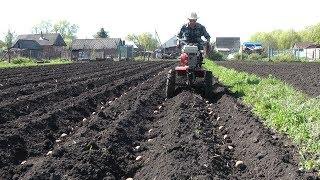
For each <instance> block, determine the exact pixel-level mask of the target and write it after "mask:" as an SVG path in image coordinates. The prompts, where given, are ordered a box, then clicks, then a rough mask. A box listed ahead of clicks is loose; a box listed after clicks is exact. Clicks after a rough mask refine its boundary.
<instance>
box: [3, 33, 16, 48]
mask: <svg viewBox="0 0 320 180" xmlns="http://www.w3.org/2000/svg"><path fill="white" fill-rule="evenodd" d="M14 36H15V35H14V32H11V31H10V30H8V32H7V35H6V36H5V38H4V43H5V47H6V49H10V48H11V47H12V45H13V40H14Z"/></svg>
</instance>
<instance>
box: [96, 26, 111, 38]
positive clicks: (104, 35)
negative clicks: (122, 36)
mask: <svg viewBox="0 0 320 180" xmlns="http://www.w3.org/2000/svg"><path fill="white" fill-rule="evenodd" d="M94 37H95V38H108V37H109V33H108V32H106V31H105V30H104V28H101V29H100V31H99V32H97V34H96V35H95V36H94Z"/></svg>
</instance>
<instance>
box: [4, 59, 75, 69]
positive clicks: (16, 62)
mask: <svg viewBox="0 0 320 180" xmlns="http://www.w3.org/2000/svg"><path fill="white" fill-rule="evenodd" d="M70 63H72V61H70V60H67V59H53V60H50V61H49V60H46V61H44V63H36V61H35V60H32V59H28V58H16V59H13V60H12V61H11V63H8V62H6V61H0V69H3V68H16V67H30V66H43V65H54V64H70Z"/></svg>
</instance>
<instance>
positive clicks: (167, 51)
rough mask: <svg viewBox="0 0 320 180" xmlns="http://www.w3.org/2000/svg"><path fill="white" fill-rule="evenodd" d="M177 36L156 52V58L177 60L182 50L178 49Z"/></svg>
mask: <svg viewBox="0 0 320 180" xmlns="http://www.w3.org/2000/svg"><path fill="white" fill-rule="evenodd" d="M177 40H178V39H177V36H176V35H175V36H173V37H171V38H170V39H169V40H167V41H166V42H165V43H163V44H162V45H161V46H160V49H158V50H156V58H176V57H177V56H178V55H179V52H180V49H179V47H177Z"/></svg>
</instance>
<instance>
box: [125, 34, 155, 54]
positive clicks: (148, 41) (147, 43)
mask: <svg viewBox="0 0 320 180" xmlns="http://www.w3.org/2000/svg"><path fill="white" fill-rule="evenodd" d="M127 39H128V40H129V41H132V42H134V43H135V44H136V45H137V46H138V47H139V48H143V49H144V50H146V51H154V50H155V49H156V48H157V47H158V41H157V39H156V38H154V37H153V36H152V34H151V33H142V34H138V35H136V34H129V35H128V36H127Z"/></svg>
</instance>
